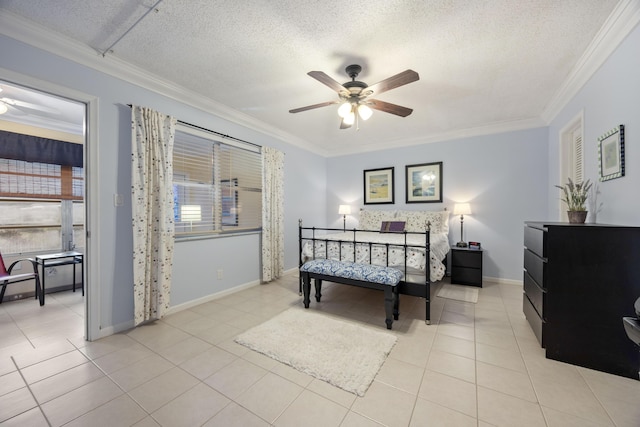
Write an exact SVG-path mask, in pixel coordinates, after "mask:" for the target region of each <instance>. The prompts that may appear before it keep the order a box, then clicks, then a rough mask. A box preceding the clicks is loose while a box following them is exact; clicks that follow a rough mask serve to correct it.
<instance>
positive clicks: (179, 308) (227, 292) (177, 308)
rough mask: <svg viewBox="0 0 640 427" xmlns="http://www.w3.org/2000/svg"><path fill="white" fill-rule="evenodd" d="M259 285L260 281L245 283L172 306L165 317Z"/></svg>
mask: <svg viewBox="0 0 640 427" xmlns="http://www.w3.org/2000/svg"><path fill="white" fill-rule="evenodd" d="M259 284H260V281H258V280H254V281H253V282H249V283H245V284H243V285H238V286H235V287H233V288H230V289H225V290H224V291H220V292H216V293H215V294H211V295H206V296H204V297H201V298H198V299H194V300H191V301H187V302H184V303H182V304H178V305H174V306H171V307H169V310H167V312H166V313H165V316H168V315H170V314H175V313H178V312H180V311H183V310H188V309H190V308H191V307H195V306H197V305H200V304H204V303H205V302H209V301H214V300H217V299H220V298H222V297H226V296H227V295H231V294H235V293H236V292H240V291H243V290H245V289H249V288H252V287H254V286H257V285H259Z"/></svg>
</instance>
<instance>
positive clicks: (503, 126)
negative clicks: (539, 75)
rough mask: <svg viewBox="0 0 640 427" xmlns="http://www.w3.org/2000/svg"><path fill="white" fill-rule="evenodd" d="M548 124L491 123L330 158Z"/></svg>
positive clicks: (533, 120) (539, 121)
mask: <svg viewBox="0 0 640 427" xmlns="http://www.w3.org/2000/svg"><path fill="white" fill-rule="evenodd" d="M545 126H547V124H546V123H545V122H544V121H543V120H542V119H540V118H537V117H534V118H531V119H521V120H511V121H508V122H498V123H490V124H487V125H483V126H477V127H473V128H467V129H458V130H453V131H449V132H442V133H438V134H433V135H421V136H419V137H415V138H405V139H398V140H395V141H386V142H384V143H380V144H369V145H366V146H363V147H358V148H357V149H352V150H349V149H347V150H341V151H339V152H332V153H331V155H329V156H328V157H338V156H345V155H351V154H362V153H366V152H371V151H382V150H388V149H389V147H390V146H393V147H395V148H396V149H397V148H400V147H412V146H415V145H423V144H431V143H434V142H445V141H451V140H456V139H464V138H473V137H477V136H483V135H496V134H500V133H506V132H515V131H519V130H527V129H535V128H540V127H545Z"/></svg>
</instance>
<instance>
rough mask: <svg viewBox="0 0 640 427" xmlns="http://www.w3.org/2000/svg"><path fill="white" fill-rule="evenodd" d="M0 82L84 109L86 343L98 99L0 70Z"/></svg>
mask: <svg viewBox="0 0 640 427" xmlns="http://www.w3.org/2000/svg"><path fill="white" fill-rule="evenodd" d="M0 79H2V80H6V81H8V82H12V83H15V84H17V85H21V86H25V87H27V88H32V89H34V90H38V91H41V92H47V93H50V94H52V95H56V96H60V97H64V98H68V99H71V100H73V101H77V102H81V103H83V104H85V105H86V111H85V113H86V114H85V132H84V143H85V144H84V165H85V167H84V175H85V176H84V178H85V225H84V226H85V232H86V237H85V238H86V244H85V246H86V247H85V251H86V253H85V256H84V263H85V265H84V276H85V277H83V280H84V283H85V295H86V298H85V316H84V319H85V325H84V330H85V339H87V340H89V341H93V340H96V339H98V338H101V336H100V318H101V315H100V262H99V260H100V247H99V244H98V242H100V238H99V232H100V229H99V227H98V224H100V206H99V201H100V198H99V197H98V188H99V186H98V181H99V176H100V175H99V173H98V170H99V169H98V151H99V149H98V98H97V97H96V96H93V95H89V94H86V93H83V92H80V91H77V90H75V89H70V88H68V87H65V86H60V85H57V84H55V83H51V82H47V81H45V80H41V79H37V78H34V77H31V76H27V75H24V74H20V73H16V72H14V71H10V70H7V69H4V68H0Z"/></svg>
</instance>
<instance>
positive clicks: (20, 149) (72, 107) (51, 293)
mask: <svg viewBox="0 0 640 427" xmlns="http://www.w3.org/2000/svg"><path fill="white" fill-rule="evenodd" d="M37 86H38V85H28V86H27V85H23V84H18V83H15V82H13V81H9V80H0V136H1V137H2V138H3V139H2V142H3V143H2V144H0V210H2V211H4V214H3V215H0V251H2V254H3V257H4V258H5V263H6V264H7V265H8V264H10V262H11V261H12V260H13V259H22V258H26V257H29V258H35V257H37V256H39V255H44V254H52V253H61V252H66V251H71V250H73V251H77V252H78V253H80V254H82V256H81V257H80V258H79V259H81V260H83V262H82V266H83V267H84V268H80V269H76V268H75V265H73V267H74V268H71V267H67V266H66V265H59V266H55V267H50V268H46V269H43V268H42V267H41V266H40V267H39V269H38V271H39V274H40V275H41V281H43V279H44V280H46V283H47V285H46V291H47V294H46V295H45V300H46V301H47V302H48V303H49V307H47V303H45V306H44V307H42V308H41V311H40V312H38V315H39V316H42V314H43V312H44V313H45V315H46V313H47V311H46V310H47V309H49V311H54V310H53V309H52V308H51V307H52V306H57V307H56V311H57V312H58V313H67V310H68V314H63V315H59V316H58V315H57V316H58V317H57V318H56V323H57V324H58V326H57V327H56V328H55V329H54V330H55V331H56V333H58V331H63V333H64V331H68V333H69V334H70V336H68V337H66V338H68V339H75V338H77V337H76V336H73V334H74V333H75V332H76V331H81V336H82V337H83V338H90V337H89V328H88V314H89V313H88V312H89V310H88V307H89V304H88V303H87V302H88V300H89V298H88V296H89V294H90V291H89V288H90V286H89V285H90V281H89V280H86V278H88V277H89V276H90V275H89V269H88V266H89V265H90V263H87V262H86V260H87V259H88V257H87V255H88V253H87V252H88V246H89V245H88V242H87V221H86V218H87V217H88V204H87V203H86V201H87V197H86V189H87V188H88V187H87V186H86V185H85V184H86V182H87V181H88V179H87V178H88V174H87V170H88V168H87V167H86V161H85V159H86V158H87V156H86V150H85V148H86V147H87V141H88V137H87V132H86V131H87V128H88V126H87V123H88V117H87V113H88V108H87V103H86V102H83V101H78V100H74V99H71V98H68V97H65V96H64V95H59V94H54V92H53V91H45V90H39V89H38V88H36V87H37ZM16 268H29V266H27V265H25V266H24V267H22V263H21V264H20V265H18V266H16ZM74 284H75V287H76V292H73V294H72V293H71V292H72V289H73V287H74ZM81 284H84V285H85V290H86V292H84V294H85V295H86V297H83V296H82V294H83V292H82V289H81V287H80V286H78V285H81ZM21 285H22V286H21ZM69 290H71V291H69ZM68 291H69V292H68ZM34 293H35V287H34V286H33V284H30V283H29V282H26V283H24V284H18V285H14V286H10V287H8V288H7V292H6V294H5V302H4V303H3V305H2V306H3V310H6V311H8V312H9V314H10V316H9V317H10V318H11V319H13V321H14V323H16V326H17V327H19V328H20V329H21V330H22V333H23V335H24V336H25V337H26V338H27V339H28V340H29V341H30V343H31V345H35V343H36V342H37V343H42V342H46V340H47V337H46V336H43V335H42V334H43V330H39V329H37V328H35V327H34V325H31V324H30V323H29V322H28V318H29V314H30V311H31V310H38V304H37V303H35V302H34V301H31V299H32V298H33V296H34V295H33V294H34ZM23 300H28V301H23ZM14 302H15V304H14V305H13V307H18V306H19V305H23V306H24V309H23V308H21V307H20V308H10V307H11V305H10V304H11V303H14ZM31 305H33V307H31ZM11 310H14V314H13V315H11ZM23 311H24V313H23ZM22 314H24V316H23V315H22ZM73 314H76V315H77V316H74V315H73ZM23 317H24V319H25V321H23V322H22V323H21V319H22V318H23ZM60 322H62V324H60ZM64 322H68V323H70V324H65V323H64ZM20 325H23V326H20Z"/></svg>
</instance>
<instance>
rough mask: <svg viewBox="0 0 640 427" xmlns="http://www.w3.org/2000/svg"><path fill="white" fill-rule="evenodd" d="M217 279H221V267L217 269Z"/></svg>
mask: <svg viewBox="0 0 640 427" xmlns="http://www.w3.org/2000/svg"><path fill="white" fill-rule="evenodd" d="M218 280H222V269H219V270H218Z"/></svg>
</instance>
